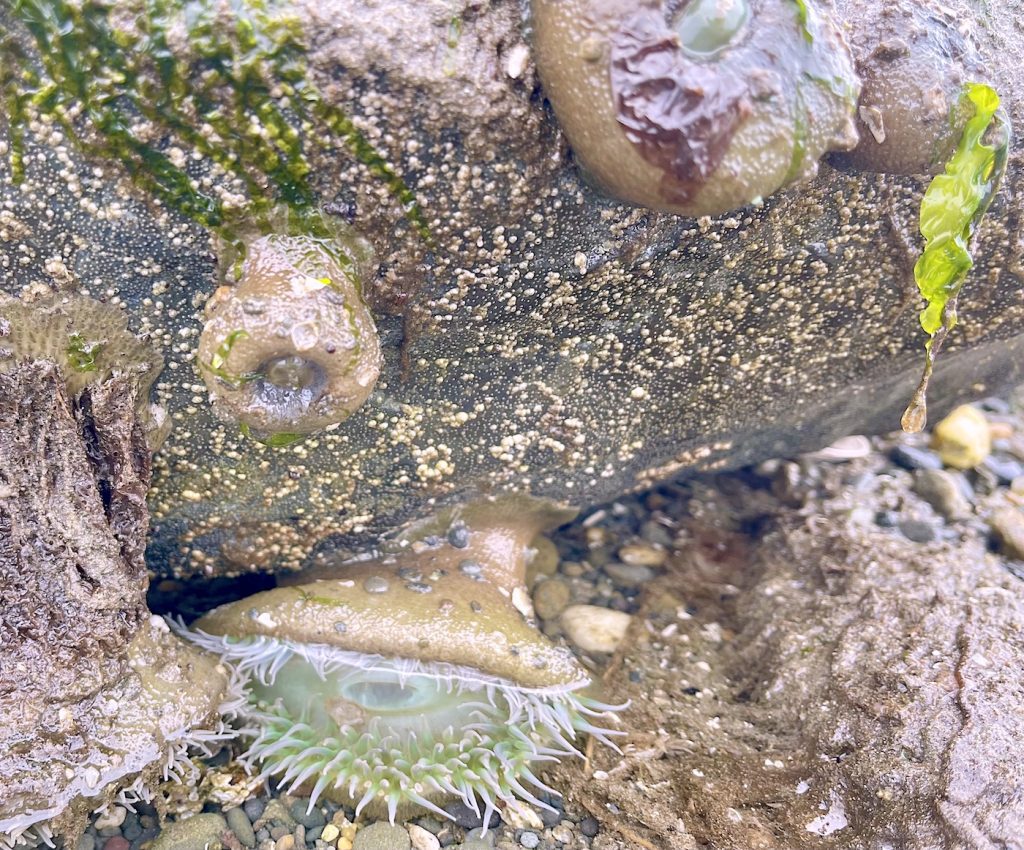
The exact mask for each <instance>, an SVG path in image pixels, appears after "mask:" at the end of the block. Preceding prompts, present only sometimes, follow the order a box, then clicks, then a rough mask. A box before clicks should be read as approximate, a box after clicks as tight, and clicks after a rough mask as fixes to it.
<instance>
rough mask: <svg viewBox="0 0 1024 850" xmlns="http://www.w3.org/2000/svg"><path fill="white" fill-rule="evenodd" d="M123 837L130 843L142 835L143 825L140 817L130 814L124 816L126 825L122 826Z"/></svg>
mask: <svg viewBox="0 0 1024 850" xmlns="http://www.w3.org/2000/svg"><path fill="white" fill-rule="evenodd" d="M121 835H123V836H124V837H125V838H127V839H128V840H129V841H134V840H135V839H136V838H138V837H139V836H140V835H142V824H141V823H139V816H138V815H136V814H132V813H131V812H128V814H126V815H125V816H124V823H123V824H121Z"/></svg>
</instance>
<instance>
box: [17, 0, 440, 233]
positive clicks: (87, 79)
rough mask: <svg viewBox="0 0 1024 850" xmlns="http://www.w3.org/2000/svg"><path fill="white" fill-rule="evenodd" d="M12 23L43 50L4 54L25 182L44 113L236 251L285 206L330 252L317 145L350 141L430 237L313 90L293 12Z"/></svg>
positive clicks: (143, 11) (103, 6)
mask: <svg viewBox="0 0 1024 850" xmlns="http://www.w3.org/2000/svg"><path fill="white" fill-rule="evenodd" d="M11 11H12V13H13V17H14V19H15V20H16V21H17V22H20V23H21V24H22V25H23V26H24V27H25V28H26V29H27V31H28V34H29V36H30V39H29V43H31V44H32V45H33V46H34V48H35V50H34V51H29V50H26V49H25V48H24V47H23V46H21V45H20V44H19V43H18V42H17V40H16V39H15V38H14V37H13V35H11V34H10V33H8V34H7V35H6V37H5V38H4V42H3V44H2V45H0V48H2V50H3V56H4V62H3V63H2V67H0V100H2V106H3V109H2V112H3V114H4V116H5V118H6V122H7V125H8V129H9V137H10V142H9V158H10V163H11V168H12V172H13V175H14V178H15V180H16V181H20V180H22V179H23V177H24V149H25V136H24V134H25V127H26V123H27V119H28V117H29V116H30V115H31V114H33V113H34V112H38V113H40V114H42V115H45V116H49V117H51V118H52V119H53V120H54V121H55V122H56V123H57V124H58V125H59V126H60V127H61V128H62V129H63V130H64V132H65V133H66V134H67V136H68V137H69V138H70V139H72V140H74V141H75V143H77V144H78V145H79V147H80V148H81V149H82V150H83V151H84V152H85V153H86V154H87V155H88V156H92V157H95V158H97V159H104V160H112V161H115V162H118V163H121V164H123V165H124V166H125V167H127V168H128V170H129V171H130V173H131V175H132V179H133V180H134V181H135V183H136V184H137V185H138V186H139V187H140V188H141V189H143V190H144V191H146V192H147V193H149V194H151V195H153V196H155V197H156V198H158V199H159V200H161V201H162V202H163V203H165V204H166V205H167V206H168V207H170V208H172V209H174V210H177V211H178V212H180V213H182V214H183V215H185V216H187V217H189V218H191V219H192V220H194V221H196V222H198V223H199V224H201V225H202V226H204V227H207V228H209V229H211V230H212V231H214V232H215V233H216V234H217V235H218V236H219V237H221V238H222V239H223V240H224V241H225V242H227V243H236V244H237V243H238V242H239V238H238V231H239V229H240V228H241V227H242V226H250V225H251V224H252V223H253V222H255V223H257V224H262V225H263V228H264V229H265V230H266V231H269V230H270V225H269V223H268V222H269V219H270V218H271V217H272V215H273V213H274V211H275V210H276V209H278V208H279V207H280V206H281V205H284V206H286V207H287V209H288V210H289V213H290V216H289V218H290V221H291V222H292V225H293V227H294V228H295V230H296V231H297V232H302V233H305V234H308V235H312V236H317V237H320V238H324V239H327V238H330V236H331V235H332V234H331V233H330V232H329V228H327V227H325V226H324V218H325V217H324V216H323V214H322V212H321V209H320V204H319V201H318V198H317V195H316V192H315V191H314V189H313V186H312V184H311V177H312V174H311V172H312V168H311V165H310V161H309V158H308V156H307V142H306V141H305V140H311V142H312V143H316V144H319V145H327V144H329V143H330V142H331V141H332V140H334V139H337V140H340V141H341V142H343V143H344V144H345V145H346V147H348V149H349V150H350V151H351V153H352V154H353V156H354V157H355V158H356V159H357V160H358V161H359V162H360V163H362V164H363V165H364V166H365V167H366V168H367V170H368V171H369V172H370V174H371V175H372V176H373V177H374V178H375V179H377V180H380V181H381V182H383V183H384V185H385V186H386V187H387V188H388V190H389V192H390V193H391V194H392V196H393V197H394V198H395V199H396V200H397V201H398V202H399V203H400V205H401V207H402V209H403V211H404V214H405V216H406V217H407V219H408V220H409V221H410V223H411V224H412V226H413V227H414V228H415V230H416V231H417V232H418V233H419V234H420V236H421V237H423V238H425V239H426V238H428V237H429V232H428V228H427V225H426V221H425V218H424V216H423V213H422V211H421V210H420V208H419V206H418V204H417V202H416V198H415V195H414V193H413V191H412V190H411V189H410V188H409V187H408V186H407V185H406V184H405V182H404V181H403V180H402V178H401V176H400V175H399V174H398V173H397V172H396V171H395V170H394V169H393V168H392V167H391V166H390V165H389V164H388V162H387V160H386V159H385V157H384V156H383V155H382V154H381V153H380V152H379V151H377V150H376V148H375V147H374V146H373V145H372V144H371V143H370V142H369V141H368V140H367V139H366V138H365V136H364V135H363V134H362V133H361V132H360V131H359V130H358V128H357V127H356V126H355V124H354V123H353V122H352V120H351V118H349V116H347V115H346V114H345V112H344V111H343V110H342V109H340V108H338V107H337V106H333V105H331V104H329V103H327V102H326V100H325V99H324V97H323V96H322V94H321V92H320V91H319V89H318V88H317V87H316V85H315V84H314V83H313V82H311V80H310V79H309V69H308V63H307V61H306V52H307V49H306V45H305V43H304V36H303V30H302V25H301V22H300V20H299V18H298V16H297V15H295V14H294V13H292V12H291V11H290V10H288V9H287V8H286V7H285V6H284V4H281V5H278V4H275V3H273V2H269V0H225V2H216V0H187V2H184V3H182V2H171V0H138V2H135V3H131V4H127V3H114V2H109V0H80V2H70V0H13V2H12V4H11ZM182 26H183V27H184V31H183V32H184V35H185V36H186V41H187V45H188V46H187V48H185V47H181V46H175V44H177V41H180V40H181V38H180V36H181V33H180V32H179V33H178V39H177V41H175V39H174V38H172V33H173V32H175V28H179V29H180V28H181V27H182ZM172 42H174V43H172ZM175 146H178V147H179V148H180V149H182V150H184V151H185V152H186V153H188V152H195V153H196V154H198V155H199V156H200V157H201V158H202V159H204V160H206V161H207V162H208V163H210V164H212V167H213V168H215V169H217V170H219V171H221V172H223V174H224V175H226V177H227V178H228V180H229V181H230V182H231V184H232V195H231V196H227V195H225V194H221V193H219V192H217V191H215V190H211V189H207V188H206V187H205V185H204V183H202V182H201V181H200V179H199V178H201V177H202V176H205V175H204V174H200V173H197V172H196V171H195V169H196V168H197V167H198V166H195V165H193V166H192V167H191V168H189V167H188V165H187V163H188V159H187V158H182V157H181V156H180V155H179V156H177V157H176V156H174V155H172V148H174V147H175ZM208 167H209V166H208ZM238 190H240V192H239V191H238ZM239 194H241V195H242V196H243V197H244V200H243V201H242V202H241V203H239V201H238V200H237V198H238V195H239ZM243 250H244V249H243Z"/></svg>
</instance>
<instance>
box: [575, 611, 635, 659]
mask: <svg viewBox="0 0 1024 850" xmlns="http://www.w3.org/2000/svg"><path fill="white" fill-rule="evenodd" d="M631 620H632V617H630V616H629V614H625V613H623V612H622V611H612V610H611V609H609V608H600V607H598V606H597V605H570V606H569V607H568V608H566V609H565V610H564V611H563V612H562V616H561V617H560V618H559V622H560V623H561V624H562V628H563V629H565V633H566V635H567V636H568V637H569V640H571V641H572V642H573V643H574V644H576V646H578V647H579V648H580V649H582V650H583V651H584V652H615V650H616V649H618V648H619V644H621V643H622V641H623V639H624V638H625V637H626V631H627V630H628V629H629V624H630V622H631Z"/></svg>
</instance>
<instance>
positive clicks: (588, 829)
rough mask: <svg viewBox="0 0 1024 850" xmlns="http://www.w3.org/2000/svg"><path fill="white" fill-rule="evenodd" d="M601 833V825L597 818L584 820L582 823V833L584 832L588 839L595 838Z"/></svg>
mask: <svg viewBox="0 0 1024 850" xmlns="http://www.w3.org/2000/svg"><path fill="white" fill-rule="evenodd" d="M600 831H601V824H600V823H598V820H597V818H583V820H581V821H580V832H582V833H583V834H584V835H585V836H587V838H593V837H594V836H595V835H597V833H598V832H600Z"/></svg>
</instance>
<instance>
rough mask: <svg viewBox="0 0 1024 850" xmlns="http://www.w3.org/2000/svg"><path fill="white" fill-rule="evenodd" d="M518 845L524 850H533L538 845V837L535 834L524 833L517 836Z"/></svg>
mask: <svg viewBox="0 0 1024 850" xmlns="http://www.w3.org/2000/svg"><path fill="white" fill-rule="evenodd" d="M519 843H520V844H522V845H523V847H525V848H526V850H533V848H534V847H536V846H537V845H538V844H540V836H539V835H537V833H536V832H524V833H523V834H522V835H520V836H519Z"/></svg>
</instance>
